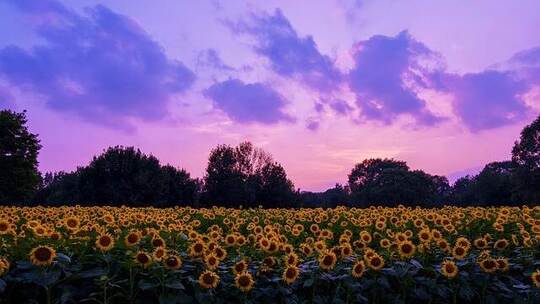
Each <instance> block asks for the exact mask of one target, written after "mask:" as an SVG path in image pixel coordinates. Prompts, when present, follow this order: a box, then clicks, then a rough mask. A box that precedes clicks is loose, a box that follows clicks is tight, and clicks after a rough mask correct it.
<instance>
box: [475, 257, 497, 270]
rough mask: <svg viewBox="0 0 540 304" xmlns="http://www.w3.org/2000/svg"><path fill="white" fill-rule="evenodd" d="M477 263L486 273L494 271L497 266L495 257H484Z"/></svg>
mask: <svg viewBox="0 0 540 304" xmlns="http://www.w3.org/2000/svg"><path fill="white" fill-rule="evenodd" d="M478 265H480V268H482V270H483V271H484V272H487V273H493V272H495V271H496V270H497V266H498V265H497V261H495V259H493V258H485V259H483V260H481V261H480V262H478Z"/></svg>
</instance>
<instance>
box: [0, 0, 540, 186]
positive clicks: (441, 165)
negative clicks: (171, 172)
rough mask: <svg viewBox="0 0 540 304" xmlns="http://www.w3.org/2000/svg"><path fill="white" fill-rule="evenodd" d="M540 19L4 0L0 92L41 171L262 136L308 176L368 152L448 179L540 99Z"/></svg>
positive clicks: (397, 10)
mask: <svg viewBox="0 0 540 304" xmlns="http://www.w3.org/2000/svg"><path fill="white" fill-rule="evenodd" d="M538 29H540V2H538V1H532V0H531V1H397V0H388V1H386V0H380V1H367V0H335V1H220V0H208V1H172V0H171V1H120V0H118V1H117V0H110V1H49V0H0V108H9V109H13V110H17V111H21V110H24V109H26V110H27V111H28V113H27V116H28V118H29V126H30V129H31V131H32V132H36V133H38V134H39V137H40V139H41V141H42V145H43V149H42V150H41V154H40V157H39V161H40V170H41V171H43V172H45V171H58V170H66V171H70V170H74V169H75V168H76V167H77V166H81V165H85V164H87V163H88V162H89V161H90V160H91V158H92V156H94V155H96V154H99V153H100V152H102V151H103V149H105V148H107V147H108V146H114V145H124V146H135V147H138V148H140V149H141V150H142V151H143V152H145V153H151V154H153V155H155V156H157V157H158V158H159V159H160V160H161V161H162V162H163V163H170V164H172V165H174V166H177V167H182V168H185V169H186V170H188V171H189V172H190V173H191V174H192V175H193V176H195V177H202V176H203V175H204V170H205V167H206V162H207V158H208V154H209V152H210V150H211V149H212V148H213V147H215V146H216V145H218V144H231V145H236V144H238V143H239V142H241V141H245V140H249V141H252V142H253V143H254V144H255V145H256V146H260V147H262V148H263V149H265V150H267V151H268V152H270V153H271V154H272V155H273V156H274V158H275V159H276V160H278V161H279V162H280V163H282V164H283V166H284V167H285V169H286V170H287V173H288V175H289V177H290V178H291V179H292V180H293V182H294V183H295V186H296V187H297V188H301V189H303V190H324V189H326V188H328V187H330V186H332V185H333V184H335V183H336V182H339V183H344V182H345V181H346V178H347V174H348V173H349V172H350V170H351V168H352V167H353V166H354V164H355V163H357V162H360V161H362V160H364V159H366V158H373V157H391V158H396V159H399V160H404V161H407V163H408V164H409V166H410V167H411V168H414V169H422V170H424V171H426V172H428V173H431V174H439V175H446V176H449V178H450V180H451V181H453V180H455V178H456V177H458V176H462V175H465V174H468V173H476V172H477V171H478V170H479V169H481V168H482V167H483V166H484V165H485V164H487V163H489V162H492V161H500V160H506V159H509V158H510V151H511V148H512V145H513V142H514V141H515V140H516V139H517V138H518V137H519V132H520V131H521V129H522V128H523V127H524V126H525V125H527V124H528V123H530V122H531V121H532V120H533V119H535V118H536V117H537V116H538V114H539V113H540V35H539V30H538Z"/></svg>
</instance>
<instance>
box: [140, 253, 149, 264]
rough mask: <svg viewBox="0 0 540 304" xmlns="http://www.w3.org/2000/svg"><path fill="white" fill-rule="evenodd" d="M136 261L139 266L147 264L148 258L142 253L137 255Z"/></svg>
mask: <svg viewBox="0 0 540 304" xmlns="http://www.w3.org/2000/svg"><path fill="white" fill-rule="evenodd" d="M137 261H139V263H141V264H146V263H148V261H149V259H148V256H147V255H146V254H144V253H140V254H138V255H137Z"/></svg>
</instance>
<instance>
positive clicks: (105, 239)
mask: <svg viewBox="0 0 540 304" xmlns="http://www.w3.org/2000/svg"><path fill="white" fill-rule="evenodd" d="M99 244H101V246H105V247H106V246H109V245H110V244H111V238H110V237H108V236H102V237H100V238H99Z"/></svg>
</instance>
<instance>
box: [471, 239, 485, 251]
mask: <svg viewBox="0 0 540 304" xmlns="http://www.w3.org/2000/svg"><path fill="white" fill-rule="evenodd" d="M473 243H474V246H476V248H478V249H486V248H487V246H488V243H487V241H486V239H484V238H478V239H476V240H474V242H473Z"/></svg>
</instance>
